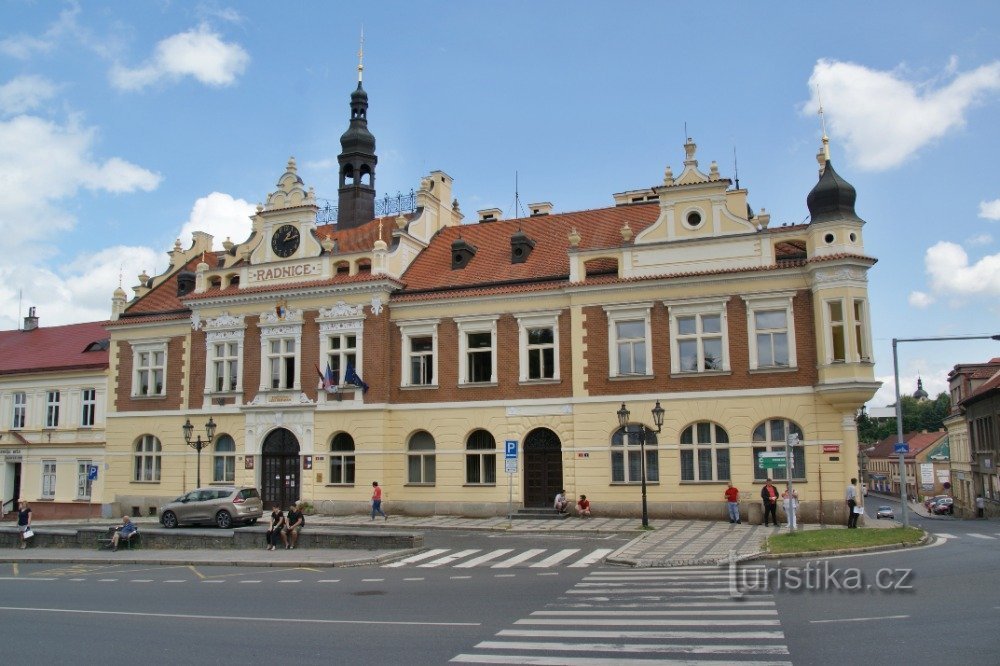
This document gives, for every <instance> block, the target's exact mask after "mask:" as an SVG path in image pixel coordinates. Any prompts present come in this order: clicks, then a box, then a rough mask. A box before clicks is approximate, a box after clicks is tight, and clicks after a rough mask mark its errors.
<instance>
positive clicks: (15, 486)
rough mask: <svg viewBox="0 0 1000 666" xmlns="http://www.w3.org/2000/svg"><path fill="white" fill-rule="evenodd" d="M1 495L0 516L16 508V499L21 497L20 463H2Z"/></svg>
mask: <svg viewBox="0 0 1000 666" xmlns="http://www.w3.org/2000/svg"><path fill="white" fill-rule="evenodd" d="M4 468H5V469H4V478H3V489H4V493H3V496H0V502H2V503H3V507H2V508H0V516H2V515H4V514H7V513H10V512H11V511H16V510H17V500H19V499H20V498H21V463H19V462H16V463H11V462H9V463H7V464H5V465H4Z"/></svg>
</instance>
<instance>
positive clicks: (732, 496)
mask: <svg viewBox="0 0 1000 666" xmlns="http://www.w3.org/2000/svg"><path fill="white" fill-rule="evenodd" d="M724 497H725V499H726V509H727V510H728V512H729V522H730V523H731V524H735V525H741V524H742V523H743V520H742V519H741V518H740V491H739V489H738V488H737V487H736V486H734V485H733V482H732V481H730V482H729V485H728V487H727V488H726V490H725V493H724ZM779 498H780V499H781V503H782V504H783V506H784V509H785V516H786V517H787V518H788V524H789V527H790V528H791V529H795V511H796V510H797V509H798V507H799V494H798V492H797V491H795V490H794V489H793V490H792V492H791V493H789V492H788V490H787V489H786V490H785V491H784V492H782V493H780V494H779V493H778V489H777V488H775V486H774V482H773V481H772V480H771V479H768V480H767V483H765V484H764V487H763V488H761V489H760V499H761V502H762V503H763V506H764V526H765V527H767V526H769V525H770V524H771V523H774V526H775V527H778V525H779V523H778V499H779Z"/></svg>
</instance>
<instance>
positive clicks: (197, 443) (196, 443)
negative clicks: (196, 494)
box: [181, 416, 215, 488]
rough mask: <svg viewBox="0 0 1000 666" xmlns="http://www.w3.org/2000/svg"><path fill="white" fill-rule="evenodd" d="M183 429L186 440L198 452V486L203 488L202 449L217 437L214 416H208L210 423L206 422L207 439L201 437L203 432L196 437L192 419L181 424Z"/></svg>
mask: <svg viewBox="0 0 1000 666" xmlns="http://www.w3.org/2000/svg"><path fill="white" fill-rule="evenodd" d="M181 430H183V431H184V441H185V442H187V445H188V446H190V447H191V448H192V449H194V450H195V451H197V452H198V474H197V476H198V482H197V483H198V485H197V487H198V488H201V450H202V449H203V448H205V447H206V446H208V445H209V444H211V443H212V439H214V438H215V421H213V420H212V417H211V416H209V417H208V423H206V424H205V436H206V439H202V438H201V433H198V436H197V437H196V438H195V439H192V437H193V436H194V426H193V425H191V419H186V420H185V421H184V425H182V426H181Z"/></svg>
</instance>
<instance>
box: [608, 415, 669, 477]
mask: <svg viewBox="0 0 1000 666" xmlns="http://www.w3.org/2000/svg"><path fill="white" fill-rule="evenodd" d="M638 425H639V424H637V423H629V425H628V427H630V428H632V433H631V434H629V433H628V432H627V431H626V429H625V428H618V429H617V430H616V431H614V432H613V433H612V434H611V447H610V449H611V459H610V463H611V465H610V468H609V473H610V476H611V483H612V484H615V485H619V484H628V485H632V484H641V483H642V452H643V450H645V452H646V483H651V484H657V483H659V482H660V440H659V435H658V434H657V433H656V432H655V431H653V430H651V429H648V428H647V434H646V441H645V442H640V440H639V437H640V435H639V434H638V433H636V432H635V430H636V429H637V426H638ZM642 427H646V426H645V425H643V426H642ZM616 463H617V464H618V465H619V466H620V468H621V474H620V475H616V474H615V467H616ZM633 465H634V467H633ZM633 471H634V472H635V473H634V474H633Z"/></svg>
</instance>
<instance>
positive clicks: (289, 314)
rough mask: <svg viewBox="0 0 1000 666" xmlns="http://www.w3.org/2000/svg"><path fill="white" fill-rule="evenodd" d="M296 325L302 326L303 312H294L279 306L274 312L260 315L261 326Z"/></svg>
mask: <svg viewBox="0 0 1000 666" xmlns="http://www.w3.org/2000/svg"><path fill="white" fill-rule="evenodd" d="M281 324H296V325H300V326H301V325H302V310H293V309H289V308H285V307H284V306H282V305H279V306H278V307H276V308H275V309H274V310H268V311H265V312H261V313H260V325H261V326H266V325H281Z"/></svg>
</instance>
